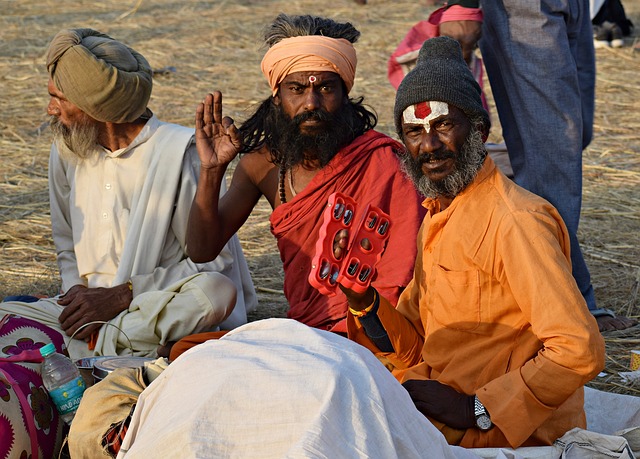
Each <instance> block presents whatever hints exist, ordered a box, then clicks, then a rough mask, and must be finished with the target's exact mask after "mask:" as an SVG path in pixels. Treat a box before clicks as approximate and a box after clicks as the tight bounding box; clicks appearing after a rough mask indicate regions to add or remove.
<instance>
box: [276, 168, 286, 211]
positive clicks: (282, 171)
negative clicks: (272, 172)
mask: <svg viewBox="0 0 640 459" xmlns="http://www.w3.org/2000/svg"><path fill="white" fill-rule="evenodd" d="M279 174H280V180H279V181H278V192H279V193H280V202H281V203H282V204H286V203H287V194H286V193H285V191H284V176H285V175H286V174H287V170H286V169H285V168H284V166H280V171H279Z"/></svg>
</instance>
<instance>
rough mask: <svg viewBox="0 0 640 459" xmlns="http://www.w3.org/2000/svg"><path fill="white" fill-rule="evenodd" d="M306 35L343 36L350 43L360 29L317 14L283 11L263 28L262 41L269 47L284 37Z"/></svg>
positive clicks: (356, 37)
mask: <svg viewBox="0 0 640 459" xmlns="http://www.w3.org/2000/svg"><path fill="white" fill-rule="evenodd" d="M306 35H322V36H325V37H329V38H344V39H345V40H348V41H349V42H351V43H355V42H356V41H358V38H360V31H358V29H356V28H355V27H354V26H353V25H352V24H351V23H350V22H345V23H340V22H336V21H334V20H333V19H328V18H322V17H318V16H310V15H303V16H289V15H287V14H284V13H280V14H279V15H278V16H277V17H276V18H275V19H274V20H273V22H272V23H271V24H270V25H268V26H267V27H266V28H265V29H264V41H265V44H266V45H267V46H268V47H269V48H271V47H272V46H273V45H275V44H276V43H278V42H279V41H280V40H283V39H285V38H291V37H303V36H306Z"/></svg>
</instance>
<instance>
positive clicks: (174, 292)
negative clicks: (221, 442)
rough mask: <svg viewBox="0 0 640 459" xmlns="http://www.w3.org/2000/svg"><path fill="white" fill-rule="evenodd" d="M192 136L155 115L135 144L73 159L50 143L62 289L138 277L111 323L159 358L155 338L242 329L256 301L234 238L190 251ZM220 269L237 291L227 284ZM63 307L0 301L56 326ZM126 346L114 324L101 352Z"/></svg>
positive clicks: (103, 334)
mask: <svg viewBox="0 0 640 459" xmlns="http://www.w3.org/2000/svg"><path fill="white" fill-rule="evenodd" d="M193 134H194V131H193V129H188V128H185V127H182V126H178V125H175V124H169V123H163V122H161V121H159V120H158V119H157V118H156V117H155V116H153V117H151V118H150V119H149V120H148V121H147V123H146V125H145V126H144V127H143V129H142V130H141V132H140V133H139V134H138V136H136V138H135V139H134V140H133V141H132V142H131V144H130V145H128V146H127V147H126V148H123V149H120V150H117V151H114V152H110V151H108V150H102V151H100V152H99V154H98V155H96V156H95V157H92V158H90V159H87V160H84V161H80V162H77V163H72V162H69V161H66V160H64V159H63V158H61V157H60V155H59V154H58V150H57V148H56V146H55V145H53V146H52V148H51V155H50V159H49V187H50V190H49V195H50V205H51V222H52V230H53V240H54V243H55V246H56V253H57V261H58V267H59V271H60V275H61V278H62V290H63V291H67V290H68V289H69V288H71V287H72V286H74V285H76V284H82V285H85V286H88V287H112V286H117V285H120V284H123V283H126V282H127V281H128V280H129V279H131V281H132V284H133V296H134V299H133V301H132V303H131V306H130V307H129V310H127V311H124V312H123V313H121V314H120V315H119V316H118V317H116V318H115V319H114V320H113V321H112V322H113V323H114V324H115V325H117V326H119V327H120V328H124V329H127V330H129V332H130V333H132V334H133V335H135V336H132V335H129V333H127V336H128V338H129V339H131V341H133V342H135V346H134V347H135V348H136V350H137V351H138V352H137V354H138V355H151V356H153V355H154V353H155V348H156V347H157V345H158V344H165V343H166V341H167V340H177V339H180V338H182V337H183V336H184V335H185V334H191V333H198V332H202V331H209V330H213V329H216V328H217V326H218V325H220V326H221V327H222V328H225V329H232V328H234V327H237V326H239V325H242V324H244V323H246V321H247V312H248V311H251V310H252V309H253V308H255V307H256V306H257V299H256V294H255V290H254V287H253V283H252V281H251V276H250V273H249V270H248V266H247V263H246V260H245V259H244V256H243V254H242V249H241V247H240V244H239V242H238V239H237V236H234V237H233V238H231V240H230V241H229V242H228V243H227V245H226V246H225V248H224V249H223V251H222V252H221V253H220V255H219V256H218V257H217V258H216V259H215V260H214V261H212V262H210V263H201V264H196V263H193V262H192V261H191V260H190V259H189V258H187V256H186V254H185V244H186V229H187V221H188V215H189V211H190V209H191V203H192V201H193V196H194V194H195V190H196V188H197V178H198V175H199V160H198V155H197V151H196V148H195V144H194V142H193ZM217 273H220V274H222V275H224V276H226V278H228V279H230V280H231V281H232V282H233V285H234V286H235V288H233V289H231V290H230V289H228V288H226V287H224V285H223V284H224V281H223V280H222V279H220V278H219V277H218V275H214V274H217ZM187 281H189V282H187ZM187 284H188V285H187ZM232 290H233V291H232ZM236 291H237V292H236ZM234 305H235V307H234ZM61 311H62V308H61V307H60V306H58V305H57V304H56V299H47V300H42V301H39V302H37V303H18V302H7V303H2V304H0V312H14V313H17V314H21V315H24V316H27V317H31V318H34V319H36V320H39V321H41V322H43V323H46V324H47V325H50V326H53V327H54V328H57V329H58V330H60V327H59V324H58V322H57V318H58V316H59V315H60V312H61ZM132 313H135V314H132ZM225 318H226V320H225ZM223 320H224V322H222V323H221V321H223ZM193 327H195V328H193ZM138 332H140V333H143V332H144V335H143V336H137V333H138ZM158 340H159V341H158ZM74 341H76V340H74ZM154 341H155V342H154ZM118 343H120V344H118ZM76 344H77V345H76ZM123 345H124V347H125V348H126V347H128V340H127V339H126V338H125V337H123V336H120V333H119V331H118V329H117V328H115V327H107V326H103V327H102V329H101V331H100V336H99V338H98V346H97V347H96V351H95V353H97V354H103V355H113V354H115V353H123ZM69 348H70V352H72V351H73V352H75V355H74V356H75V357H82V356H85V355H87V354H89V352H88V350H87V349H86V345H85V344H82V343H73V344H70V346H69ZM72 355H73V354H72Z"/></svg>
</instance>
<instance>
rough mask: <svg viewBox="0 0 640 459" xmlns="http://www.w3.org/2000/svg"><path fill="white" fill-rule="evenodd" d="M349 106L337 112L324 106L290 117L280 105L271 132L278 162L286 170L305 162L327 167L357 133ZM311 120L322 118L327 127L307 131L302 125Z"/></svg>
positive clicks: (274, 115)
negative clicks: (301, 128)
mask: <svg viewBox="0 0 640 459" xmlns="http://www.w3.org/2000/svg"><path fill="white" fill-rule="evenodd" d="M347 107H348V105H346V104H345V105H344V106H343V108H342V109H340V110H338V112H337V113H336V114H332V113H329V112H327V111H325V110H322V109H320V110H315V111H312V112H305V113H302V114H300V115H297V116H295V117H294V118H290V117H289V116H288V115H287V114H286V113H285V112H284V110H283V109H282V107H281V106H276V107H275V110H274V113H273V118H272V120H273V130H272V131H271V132H273V135H272V143H273V145H269V146H270V148H271V150H272V154H273V155H274V157H275V158H276V159H277V160H276V161H275V162H276V163H277V164H278V165H279V166H281V167H284V168H285V169H289V168H291V167H293V166H295V165H297V164H301V163H302V162H304V161H313V162H315V163H318V164H319V165H320V167H324V166H326V165H327V164H328V163H329V161H331V159H332V158H333V157H334V156H335V155H336V153H338V151H340V149H341V148H342V147H344V146H346V145H348V144H349V143H351V142H352V141H353V139H354V138H355V137H356V136H357V135H356V134H355V133H354V129H353V127H352V124H353V123H352V122H351V117H350V116H349V115H350V113H349V110H348V108H347ZM308 119H317V120H319V121H322V122H324V123H325V126H323V127H321V128H318V129H317V131H316V132H314V133H309V134H307V133H304V134H303V133H302V132H300V124H301V123H302V122H304V121H306V120H308Z"/></svg>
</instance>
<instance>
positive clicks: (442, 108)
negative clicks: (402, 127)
mask: <svg viewBox="0 0 640 459" xmlns="http://www.w3.org/2000/svg"><path fill="white" fill-rule="evenodd" d="M429 106H430V108H431V113H429V115H427V116H426V117H425V118H418V117H417V116H416V105H409V106H408V107H407V108H406V109H405V110H404V112H402V118H403V119H404V122H405V123H406V124H422V125H423V126H424V130H425V131H427V134H428V133H429V132H430V131H431V125H430V124H429V123H430V122H431V120H433V119H436V118H439V117H441V116H444V115H448V114H449V104H447V103H446V102H440V101H434V102H429Z"/></svg>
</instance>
